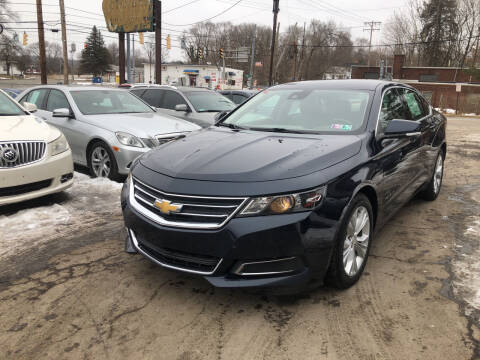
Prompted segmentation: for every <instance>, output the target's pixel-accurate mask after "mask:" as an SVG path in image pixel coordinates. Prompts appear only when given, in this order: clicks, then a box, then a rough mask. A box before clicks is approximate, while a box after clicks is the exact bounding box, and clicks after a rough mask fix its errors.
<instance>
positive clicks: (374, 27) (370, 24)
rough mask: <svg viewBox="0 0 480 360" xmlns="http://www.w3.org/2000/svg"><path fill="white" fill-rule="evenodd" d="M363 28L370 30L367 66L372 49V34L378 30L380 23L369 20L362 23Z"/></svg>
mask: <svg viewBox="0 0 480 360" xmlns="http://www.w3.org/2000/svg"><path fill="white" fill-rule="evenodd" d="M363 24H364V25H365V28H364V29H363V31H370V41H369V43H368V66H370V52H371V51H372V36H373V32H374V31H380V24H381V22H379V21H370V22H365V23H363Z"/></svg>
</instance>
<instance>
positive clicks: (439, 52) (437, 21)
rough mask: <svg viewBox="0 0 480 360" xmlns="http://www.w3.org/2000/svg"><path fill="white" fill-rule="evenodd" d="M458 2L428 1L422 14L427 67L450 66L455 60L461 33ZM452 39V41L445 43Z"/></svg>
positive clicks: (453, 0)
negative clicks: (456, 45) (458, 35)
mask: <svg viewBox="0 0 480 360" xmlns="http://www.w3.org/2000/svg"><path fill="white" fill-rule="evenodd" d="M456 14H457V1H456V0H427V1H426V2H424V3H423V9H422V12H421V14H420V20H421V22H422V31H421V33H420V37H421V39H422V41H424V42H426V44H425V45H424V46H423V59H424V62H425V65H427V66H448V65H451V64H450V63H451V61H452V60H453V59H452V57H453V54H454V51H453V50H454V47H455V40H453V39H456V38H457V34H458V31H459V28H458V24H457V21H456ZM449 39H452V41H445V40H449Z"/></svg>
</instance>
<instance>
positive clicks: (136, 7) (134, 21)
mask: <svg viewBox="0 0 480 360" xmlns="http://www.w3.org/2000/svg"><path fill="white" fill-rule="evenodd" d="M102 9H103V15H104V16H105V22H106V24H107V28H108V31H111V32H117V33H132V32H143V31H154V30H155V28H154V24H153V0H136V1H132V0H103V3H102Z"/></svg>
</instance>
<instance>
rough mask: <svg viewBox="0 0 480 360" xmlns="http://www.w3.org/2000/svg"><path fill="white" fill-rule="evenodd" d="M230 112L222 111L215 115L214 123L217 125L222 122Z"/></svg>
mask: <svg viewBox="0 0 480 360" xmlns="http://www.w3.org/2000/svg"><path fill="white" fill-rule="evenodd" d="M229 112H230V111H227V110H223V111H220V112H219V113H217V114H216V115H215V123H218V122H220V121H222V120H223V118H224V117H225V116H226V115H227V114H228V113H229Z"/></svg>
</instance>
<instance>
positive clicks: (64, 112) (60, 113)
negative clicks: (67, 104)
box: [52, 108, 72, 118]
mask: <svg viewBox="0 0 480 360" xmlns="http://www.w3.org/2000/svg"><path fill="white" fill-rule="evenodd" d="M52 116H53V117H62V118H63V117H67V118H71V117H72V113H71V112H70V109H67V108H60V109H55V110H53V113H52Z"/></svg>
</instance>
